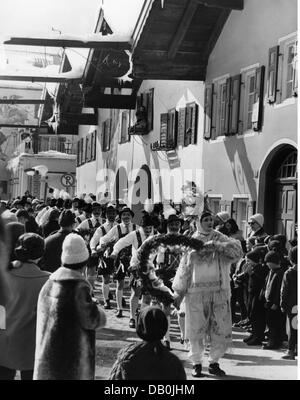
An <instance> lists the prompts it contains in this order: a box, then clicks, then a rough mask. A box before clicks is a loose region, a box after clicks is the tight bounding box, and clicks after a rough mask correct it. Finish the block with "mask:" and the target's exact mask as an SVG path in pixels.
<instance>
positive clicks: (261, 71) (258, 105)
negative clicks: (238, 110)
mask: <svg viewBox="0 0 300 400" xmlns="http://www.w3.org/2000/svg"><path fill="white" fill-rule="evenodd" d="M264 77H265V67H264V65H262V66H261V67H259V68H257V69H256V71H255V95H254V104H253V112H252V129H253V130H254V131H260V130H261V125H262V111H263V102H264Z"/></svg>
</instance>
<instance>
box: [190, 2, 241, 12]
mask: <svg viewBox="0 0 300 400" xmlns="http://www.w3.org/2000/svg"><path fill="white" fill-rule="evenodd" d="M196 2H197V3H198V5H199V4H202V5H203V6H206V7H215V8H229V9H231V10H243V9H244V0H196Z"/></svg>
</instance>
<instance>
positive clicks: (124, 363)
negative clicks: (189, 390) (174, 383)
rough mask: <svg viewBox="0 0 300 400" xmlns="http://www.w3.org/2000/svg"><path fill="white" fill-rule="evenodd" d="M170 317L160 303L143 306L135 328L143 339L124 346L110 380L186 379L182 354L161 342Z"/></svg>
mask: <svg viewBox="0 0 300 400" xmlns="http://www.w3.org/2000/svg"><path fill="white" fill-rule="evenodd" d="M167 329H168V321H167V318H166V316H165V314H164V312H163V311H162V310H161V309H160V308H159V307H146V308H143V309H142V310H141V312H140V314H139V316H138V321H137V327H136V332H137V334H138V336H139V337H140V338H141V339H142V340H143V341H142V342H139V343H133V344H131V345H129V346H128V347H126V348H125V349H122V350H121V351H120V352H119V354H118V358H117V360H116V362H115V364H114V365H113V367H112V370H111V372H110V376H109V379H110V380H153V381H155V380H186V373H185V370H184V368H183V365H182V362H181V361H180V360H179V358H178V357H177V356H176V355H175V354H172V353H171V352H169V351H168V350H167V349H166V347H165V346H163V345H162V343H161V340H162V338H163V337H164V335H165V333H166V331H167Z"/></svg>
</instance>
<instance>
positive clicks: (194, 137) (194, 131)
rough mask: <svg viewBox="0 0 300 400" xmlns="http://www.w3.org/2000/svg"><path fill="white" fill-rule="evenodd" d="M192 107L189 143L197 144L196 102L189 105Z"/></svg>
mask: <svg viewBox="0 0 300 400" xmlns="http://www.w3.org/2000/svg"><path fill="white" fill-rule="evenodd" d="M191 109H192V115H191V117H192V120H191V128H192V135H191V143H192V144H197V136H198V135H197V133H198V104H196V103H194V104H193V105H191Z"/></svg>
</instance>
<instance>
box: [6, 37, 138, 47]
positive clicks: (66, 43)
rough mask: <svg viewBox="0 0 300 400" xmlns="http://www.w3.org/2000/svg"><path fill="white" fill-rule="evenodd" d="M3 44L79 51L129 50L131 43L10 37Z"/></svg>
mask: <svg viewBox="0 0 300 400" xmlns="http://www.w3.org/2000/svg"><path fill="white" fill-rule="evenodd" d="M3 43H4V44H12V45H20V46H43V47H44V46H45V47H63V48H66V47H73V48H79V49H114V50H131V47H132V46H131V43H129V42H128V41H124V42H123V41H108V40H103V41H93V40H90V41H86V42H85V41H82V40H76V39H70V40H68V39H59V38H55V39H51V38H29V37H28V38H23V37H11V38H10V39H8V40H5V41H4V42H3Z"/></svg>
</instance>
